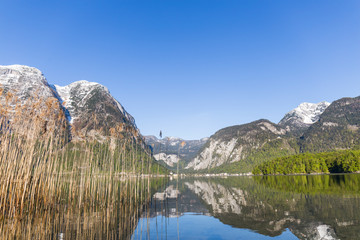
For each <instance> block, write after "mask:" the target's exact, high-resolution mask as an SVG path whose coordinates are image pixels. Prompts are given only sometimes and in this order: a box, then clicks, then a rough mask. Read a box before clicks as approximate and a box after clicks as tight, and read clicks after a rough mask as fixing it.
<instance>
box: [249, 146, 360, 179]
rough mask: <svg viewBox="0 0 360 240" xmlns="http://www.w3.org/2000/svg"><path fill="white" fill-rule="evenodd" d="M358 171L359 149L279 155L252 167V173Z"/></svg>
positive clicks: (359, 164) (359, 169) (359, 166)
mask: <svg viewBox="0 0 360 240" xmlns="http://www.w3.org/2000/svg"><path fill="white" fill-rule="evenodd" d="M358 171H360V150H342V151H334V152H323V153H303V154H298V155H293V156H287V157H280V158H276V159H274V160H271V161H267V162H264V163H262V164H260V165H258V166H256V167H255V168H254V170H253V171H252V172H253V174H263V175H269V174H312V173H353V172H358Z"/></svg>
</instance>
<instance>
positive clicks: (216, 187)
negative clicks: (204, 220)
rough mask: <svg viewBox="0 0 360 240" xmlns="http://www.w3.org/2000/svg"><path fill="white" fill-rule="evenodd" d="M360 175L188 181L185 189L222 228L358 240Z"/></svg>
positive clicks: (313, 237)
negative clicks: (231, 227)
mask: <svg viewBox="0 0 360 240" xmlns="http://www.w3.org/2000/svg"><path fill="white" fill-rule="evenodd" d="M359 179H360V175H338V176H329V175H326V176H324V175H322V176H284V177H279V176H270V177H259V178H254V177H253V178H236V177H234V178H227V179H221V178H215V179H197V180H189V181H187V182H186V186H188V188H189V189H191V190H192V191H193V192H194V193H195V194H196V195H197V196H198V197H200V198H201V199H202V201H204V202H205V203H206V205H207V206H208V208H209V210H210V212H211V213H212V215H214V216H215V217H216V218H218V219H219V220H221V221H222V222H223V223H225V224H228V225H231V226H233V227H237V228H247V229H251V230H254V231H256V232H258V233H261V234H264V235H269V236H278V235H280V234H281V233H282V232H283V231H285V229H286V228H289V229H290V230H291V231H292V232H293V233H294V234H295V235H296V236H298V237H299V238H301V239H320V237H325V236H328V237H339V238H341V239H357V238H358V237H359V232H360V226H359V223H360V198H358V195H359V191H358V188H359V186H360V182H359Z"/></svg>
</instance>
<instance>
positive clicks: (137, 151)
mask: <svg viewBox="0 0 360 240" xmlns="http://www.w3.org/2000/svg"><path fill="white" fill-rule="evenodd" d="M0 99H1V101H0V142H1V147H0V237H1V238H2V239H7V238H15V237H16V238H18V237H21V238H25V237H24V236H26V238H29V239H44V238H59V239H70V238H71V239H89V238H97V237H99V238H105V239H110V238H119V239H126V238H129V237H130V236H131V233H132V231H133V230H134V229H135V227H136V224H137V221H138V216H139V210H140V209H141V208H142V207H143V204H144V203H146V201H149V199H150V180H146V179H143V178H140V177H139V173H143V174H144V173H145V174H149V173H151V172H153V167H154V166H153V165H152V159H151V157H150V154H148V153H147V152H148V149H147V148H146V146H145V145H144V142H143V139H142V138H141V136H140V135H139V133H138V131H137V130H136V129H135V128H134V127H132V126H129V125H126V124H119V125H118V126H115V127H113V128H110V130H103V129H94V126H92V124H94V125H96V116H94V117H93V118H94V119H93V121H92V122H91V121H90V122H89V125H88V126H87V128H85V130H82V132H81V133H79V132H77V133H76V136H80V137H79V138H80V139H88V140H87V141H83V140H82V141H73V142H69V136H70V135H69V131H70V128H69V125H68V123H67V120H66V116H65V114H64V111H63V109H62V106H61V105H59V103H58V101H57V99H55V98H48V99H47V100H44V99H39V98H36V97H33V98H30V99H29V100H28V101H26V102H25V103H24V102H21V101H19V99H17V98H16V96H15V95H14V94H12V93H9V92H8V93H6V94H5V93H3V91H2V89H1V88H0ZM44 103H45V104H44ZM71 131H72V132H73V135H75V134H74V132H75V131H76V129H71ZM94 131H95V133H94ZM89 139H90V140H89Z"/></svg>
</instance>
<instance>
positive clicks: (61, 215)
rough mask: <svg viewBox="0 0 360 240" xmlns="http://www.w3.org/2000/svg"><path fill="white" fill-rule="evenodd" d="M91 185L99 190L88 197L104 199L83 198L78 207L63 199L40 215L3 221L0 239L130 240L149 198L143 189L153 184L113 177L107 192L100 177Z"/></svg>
mask: <svg viewBox="0 0 360 240" xmlns="http://www.w3.org/2000/svg"><path fill="white" fill-rule="evenodd" d="M91 184H92V185H94V186H96V188H99V189H102V191H98V192H97V193H94V194H93V195H92V196H91V197H94V198H96V197H95V195H97V197H98V198H99V199H104V200H106V201H102V202H97V203H91V202H89V201H86V202H83V203H82V207H81V208H79V207H78V204H77V203H76V202H68V201H67V200H65V199H64V201H62V202H60V203H59V204H57V205H55V206H54V207H53V208H51V209H49V210H47V211H43V212H41V213H40V214H36V215H27V216H25V217H24V218H23V219H21V220H18V219H15V220H11V221H10V220H8V221H5V222H4V224H3V225H2V227H1V228H0V229H1V230H0V238H1V239H13V238H28V239H130V237H131V235H132V234H133V232H134V230H135V228H136V226H137V223H138V220H139V216H140V214H141V212H142V211H143V210H144V209H145V208H146V203H147V202H149V200H150V196H151V195H150V194H151V192H148V191H147V189H151V184H153V183H151V181H150V180H149V179H146V178H137V179H132V180H126V181H120V180H114V181H113V182H112V183H110V185H111V186H112V187H111V188H112V190H111V191H112V192H111V194H109V190H110V187H109V186H110V185H107V183H106V182H105V181H103V179H96V180H93V181H92V182H91ZM62 197H67V196H65V194H63V196H62ZM88 199H90V198H88Z"/></svg>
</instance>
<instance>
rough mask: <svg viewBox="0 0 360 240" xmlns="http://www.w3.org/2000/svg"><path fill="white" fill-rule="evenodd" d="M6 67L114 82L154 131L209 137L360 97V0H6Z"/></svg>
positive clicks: (146, 128)
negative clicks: (308, 105)
mask: <svg viewBox="0 0 360 240" xmlns="http://www.w3.org/2000/svg"><path fill="white" fill-rule="evenodd" d="M0 6H1V9H2V10H1V14H0V26H1V27H0V29H1V30H0V65H10V64H23V65H29V66H33V67H37V68H39V69H40V70H41V71H42V72H43V74H44V75H45V77H46V78H47V80H48V82H49V83H51V84H57V85H61V86H64V85H67V84H69V83H71V82H74V81H77V80H88V81H93V82H98V83H101V84H103V85H105V86H106V87H107V88H108V89H109V90H110V92H111V94H112V95H113V96H114V97H115V98H116V99H117V100H118V101H119V102H120V103H121V104H122V105H123V106H124V107H125V109H126V110H127V111H128V112H129V113H130V114H131V115H133V116H134V117H135V119H136V124H137V126H138V128H139V129H140V131H141V133H142V134H143V135H158V133H159V131H160V130H162V132H163V135H164V136H177V137H182V138H184V139H199V138H203V137H208V136H211V135H212V134H214V133H215V132H216V131H217V130H219V129H221V128H224V127H227V126H231V125H238V124H244V123H248V122H251V121H255V120H257V119H261V118H265V119H269V120H270V121H273V122H275V123H277V122H279V121H280V119H281V118H282V117H283V116H284V115H285V114H286V113H287V112H289V111H290V110H292V109H293V108H295V107H296V106H298V105H299V104H300V103H302V102H314V103H317V102H321V101H329V102H331V101H334V100H336V99H339V98H342V97H356V96H359V95H360V1H358V0H353V1H352V0H347V1H343V0H301V1H289V0H234V1H230V0H117V1H107V0H101V1H100V0H86V1H85V0H84V1H79V0H72V1H69V0H62V1H48V0H32V1H27V0H0Z"/></svg>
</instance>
